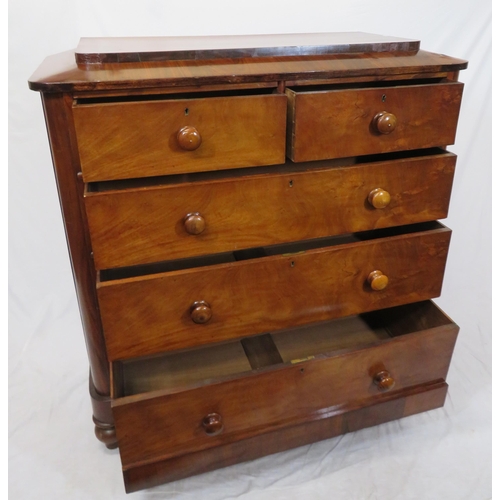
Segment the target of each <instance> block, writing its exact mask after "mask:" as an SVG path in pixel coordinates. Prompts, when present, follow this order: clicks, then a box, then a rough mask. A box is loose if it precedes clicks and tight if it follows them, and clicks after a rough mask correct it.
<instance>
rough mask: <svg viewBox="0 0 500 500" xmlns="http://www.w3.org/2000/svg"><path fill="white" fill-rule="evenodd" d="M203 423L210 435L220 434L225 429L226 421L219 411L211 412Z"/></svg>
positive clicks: (206, 432)
mask: <svg viewBox="0 0 500 500" xmlns="http://www.w3.org/2000/svg"><path fill="white" fill-rule="evenodd" d="M201 425H202V427H203V430H204V431H205V434H207V435H208V436H218V435H219V434H220V433H221V432H222V431H223V430H224V422H223V421H222V417H221V416H220V415H219V414H218V413H209V414H208V415H207V416H206V417H205V418H204V419H203V420H202V421H201Z"/></svg>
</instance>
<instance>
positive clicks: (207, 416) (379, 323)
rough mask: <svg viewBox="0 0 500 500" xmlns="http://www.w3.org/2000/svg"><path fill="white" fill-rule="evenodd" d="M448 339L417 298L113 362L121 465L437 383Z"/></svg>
mask: <svg viewBox="0 0 500 500" xmlns="http://www.w3.org/2000/svg"><path fill="white" fill-rule="evenodd" d="M457 333H458V327H457V325H455V324H454V323H453V321H451V320H450V319H449V318H448V317H447V316H446V315H444V314H443V313H442V312H441V311H440V310H439V309H438V308H437V307H436V306H435V305H434V304H433V303H432V302H430V301H426V302H419V303H416V304H411V305H406V306H400V307H397V308H392V309H388V310H382V311H377V312H375V313H369V314H364V315H361V316H352V317H348V318H342V319H340V320H335V321H332V322H327V323H322V324H319V325H312V326H310V327H308V328H298V329H293V330H289V331H280V332H277V333H276V334H274V335H263V336H258V337H253V338H250V339H248V338H246V339H242V340H241V341H235V342H233V343H231V344H229V346H231V347H228V346H227V345H226V346H224V345H221V346H212V347H207V348H205V349H203V348H202V349H197V350H196V351H191V352H190V351H188V352H183V353H179V354H177V353H171V354H166V355H162V356H156V357H153V358H142V359H136V360H130V361H126V362H117V363H114V365H113V366H114V386H115V387H114V391H115V394H114V396H115V399H114V401H113V403H112V406H113V413H114V418H115V425H116V431H117V436H118V441H119V447H120V454H121V459H122V464H123V469H124V471H127V470H128V469H131V468H133V467H134V465H140V466H144V465H145V464H148V463H154V462H155V461H157V460H160V459H161V460H166V459H168V458H170V457H175V456H179V455H183V454H187V453H192V452H196V451H200V450H203V449H208V448H213V447H216V446H220V445H223V444H228V443H230V442H234V441H238V440H241V439H246V438H249V437H251V436H256V435H259V434H264V433H266V432H270V431H276V430H277V429H280V428H286V427H290V426H294V425H297V424H301V423H304V422H311V421H317V420H321V419H326V418H329V417H331V416H332V415H340V414H342V413H343V412H346V411H349V410H352V409H353V408H360V407H363V406H366V405H369V404H372V402H374V401H377V400H381V401H382V400H383V398H384V397H385V395H386V394H388V393H389V394H392V393H395V395H396V394H398V393H399V394H400V395H401V397H403V395H404V394H405V392H406V391H407V390H408V388H410V387H415V386H419V385H421V384H426V383H429V382H437V381H443V380H444V379H445V378H446V375H447V372H448V368H449V364H450V360H451V356H452V352H453V348H454V344H455V340H456V336H457ZM228 349H232V350H233V351H234V352H233V353H232V354H231V356H232V357H233V358H234V361H233V365H232V366H231V367H229V361H228V353H227V352H226V351H227V350H228ZM219 351H220V352H219ZM223 351H224V352H223ZM177 357H179V359H177ZM218 367H220V373H218ZM399 416H402V415H399ZM345 431H346V430H344V432H345Z"/></svg>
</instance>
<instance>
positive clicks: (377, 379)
mask: <svg viewBox="0 0 500 500" xmlns="http://www.w3.org/2000/svg"><path fill="white" fill-rule="evenodd" d="M373 383H374V384H375V385H376V386H377V387H378V388H379V389H380V390H381V391H390V390H391V389H392V388H393V387H394V386H395V385H396V381H395V380H394V379H393V378H392V377H391V374H390V373H389V372H388V371H387V370H382V371H380V372H378V373H377V374H376V375H375V376H374V377H373Z"/></svg>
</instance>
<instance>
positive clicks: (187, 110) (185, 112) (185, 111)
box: [184, 108, 189, 116]
mask: <svg viewBox="0 0 500 500" xmlns="http://www.w3.org/2000/svg"><path fill="white" fill-rule="evenodd" d="M184 114H185V115H186V116H187V115H189V108H186V109H185V110H184Z"/></svg>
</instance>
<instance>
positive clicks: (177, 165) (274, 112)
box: [73, 94, 286, 182]
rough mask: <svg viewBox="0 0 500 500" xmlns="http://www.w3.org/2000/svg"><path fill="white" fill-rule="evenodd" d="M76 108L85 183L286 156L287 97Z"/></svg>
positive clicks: (263, 161) (262, 162)
mask: <svg viewBox="0 0 500 500" xmlns="http://www.w3.org/2000/svg"><path fill="white" fill-rule="evenodd" d="M73 113H74V120H75V127H76V133H77V137H78V149H79V152H80V161H81V168H82V173H83V179H84V180H85V181H86V182H92V181H99V180H110V179H127V178H134V177H149V176H156V175H166V174H178V173H185V172H197V171H205V170H220V169H227V168H237V167H247V166H254V165H271V164H277V163H283V161H284V158H285V128H286V96H284V95H277V94H275V95H256V96H232V97H211V98H200V99H174V100H164V101H161V100H159V101H148V102H129V103H127V102H121V103H101V104H77V105H75V107H74V109H73ZM181 131H182V132H181ZM192 148H195V149H192Z"/></svg>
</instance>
